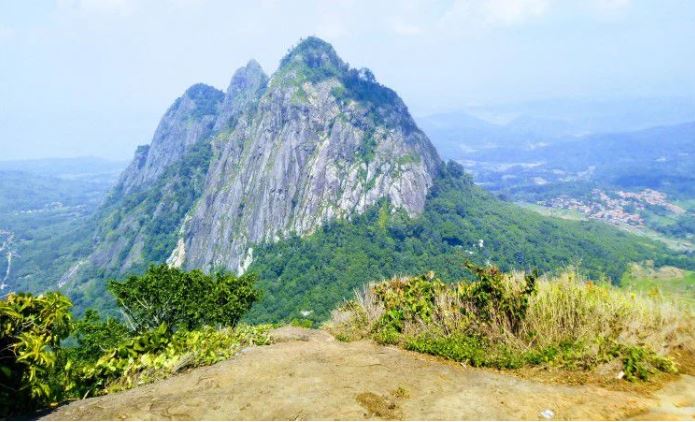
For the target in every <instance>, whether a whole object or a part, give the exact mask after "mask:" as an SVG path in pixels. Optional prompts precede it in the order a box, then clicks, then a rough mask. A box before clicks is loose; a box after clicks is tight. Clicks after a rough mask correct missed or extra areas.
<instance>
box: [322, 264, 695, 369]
mask: <svg viewBox="0 0 695 422" xmlns="http://www.w3.org/2000/svg"><path fill="white" fill-rule="evenodd" d="M468 268H469V269H470V270H471V272H472V273H473V274H474V276H475V281H473V282H461V283H456V284H451V285H445V284H443V283H441V282H440V281H439V280H437V279H436V278H435V277H434V276H433V275H432V274H429V275H427V276H421V277H411V278H398V279H394V280H390V281H385V282H382V283H378V284H374V285H371V286H369V287H368V288H367V289H365V291H364V292H363V293H361V294H359V295H357V298H356V300H354V301H349V302H347V303H346V304H345V305H343V306H342V307H341V308H339V309H338V310H337V311H335V312H334V313H333V320H332V321H331V322H330V323H329V324H327V328H328V329H329V331H330V332H331V333H333V334H334V335H335V336H336V338H338V339H339V340H345V341H349V340H355V339H359V338H363V337H365V336H369V337H371V338H372V339H374V340H376V341H377V342H380V343H388V344H398V345H400V346H402V347H404V348H407V349H409V350H414V351H418V352H422V353H429V354H433V355H438V356H443V357H446V358H449V359H453V360H457V361H461V362H466V363H468V364H470V365H473V366H488V367H495V368H519V367H522V366H554V367H560V368H565V369H569V370H593V369H595V368H597V367H599V366H602V365H605V364H611V363H615V364H617V365H621V366H622V368H623V373H624V378H625V379H626V380H628V381H638V380H647V379H648V378H649V377H650V376H652V375H654V374H658V373H672V372H676V370H677V366H676V362H674V360H673V359H674V358H681V357H682V356H685V357H686V358H687V356H690V355H692V354H694V353H695V333H694V332H693V330H692V327H693V325H694V323H695V316H693V314H692V312H691V311H690V310H689V309H688V308H686V307H683V306H678V305H676V304H674V303H672V302H666V301H663V300H661V299H659V298H653V297H643V296H638V295H635V294H634V293H631V292H628V291H625V290H620V289H618V288H615V287H613V286H611V285H609V284H595V283H593V282H590V281H587V280H585V279H582V278H581V277H579V276H578V275H577V274H576V272H573V271H568V272H567V273H565V274H562V275H559V276H557V277H555V278H553V279H548V278H545V279H539V278H538V277H537V275H536V274H535V273H532V274H529V275H523V274H521V273H513V274H504V273H501V272H499V271H498V270H497V269H495V268H481V267H476V266H474V265H468ZM685 363H687V362H685ZM615 375H617V374H612V375H611V377H613V376H615Z"/></svg>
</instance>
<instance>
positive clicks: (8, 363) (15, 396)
mask: <svg viewBox="0 0 695 422" xmlns="http://www.w3.org/2000/svg"><path fill="white" fill-rule="evenodd" d="M71 306H72V304H71V303H70V300H69V299H68V298H66V297H65V296H63V295H62V294H60V293H57V292H52V293H47V294H45V295H40V296H32V295H31V294H25V293H19V294H15V293H10V294H9V295H8V296H7V297H6V298H5V299H2V300H0V334H2V337H0V417H2V416H8V415H9V414H17V413H20V412H27V411H30V410H32V409H35V408H37V407H41V406H46V405H49V404H53V403H56V402H58V401H60V400H61V399H62V398H63V397H64V394H65V393H66V391H68V390H70V389H71V388H72V385H71V383H70V382H69V381H68V379H67V376H66V374H67V373H68V372H69V371H70V369H71V368H70V364H69V362H65V361H63V359H62V357H61V356H60V354H59V353H60V341H61V340H62V339H64V338H66V337H67V336H68V335H69V333H70V329H71V320H72V316H71V314H70V308H71Z"/></svg>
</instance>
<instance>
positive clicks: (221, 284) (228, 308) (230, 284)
mask: <svg viewBox="0 0 695 422" xmlns="http://www.w3.org/2000/svg"><path fill="white" fill-rule="evenodd" d="M257 279H258V277H257V276H256V275H255V274H253V273H247V274H244V275H242V276H239V277H237V276H234V275H232V274H229V273H225V272H217V273H215V274H213V275H207V274H205V273H203V272H202V271H199V270H193V271H190V272H185V271H182V270H180V269H178V268H170V267H168V266H167V265H164V264H162V265H157V266H151V267H150V268H149V269H148V270H147V271H146V272H145V273H144V274H143V275H139V276H138V275H131V276H129V277H128V278H126V279H125V280H123V281H116V280H110V281H109V283H108V289H109V291H111V293H112V294H113V295H114V296H115V298H116V301H117V303H118V305H119V306H120V307H121V309H122V311H123V313H124V314H125V316H126V320H127V322H128V323H129V324H130V325H131V326H132V328H133V329H134V330H135V331H137V332H145V331H148V330H152V329H156V328H158V327H160V326H161V325H162V324H163V325H164V326H166V327H167V329H169V330H172V331H175V330H176V329H180V328H183V329H187V330H192V329H195V328H199V327H202V326H204V325H211V326H217V327H220V326H234V325H236V323H237V322H238V321H239V320H240V319H241V317H242V316H243V315H244V313H245V312H246V311H248V310H249V308H250V307H251V305H252V304H253V303H254V302H255V301H256V300H257V299H258V298H259V297H260V291H259V290H257V289H256V287H255V285H256V282H257Z"/></svg>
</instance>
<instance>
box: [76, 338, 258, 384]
mask: <svg viewBox="0 0 695 422" xmlns="http://www.w3.org/2000/svg"><path fill="white" fill-rule="evenodd" d="M269 330H270V326H269V325H262V326H248V325H240V326H238V327H236V328H223V329H220V330H217V329H214V328H212V327H203V328H201V329H199V330H195V331H187V330H179V331H177V332H176V333H174V334H173V335H172V334H170V333H169V331H168V330H167V328H166V326H164V325H161V326H159V327H157V328H155V329H153V330H149V331H147V332H144V333H142V334H140V335H138V336H135V337H133V338H130V339H128V340H127V341H125V342H123V343H121V344H120V345H118V346H117V347H115V348H113V349H111V350H110V351H108V352H107V353H105V354H104V355H102V356H101V357H100V358H99V360H98V361H97V362H95V363H93V364H91V365H87V366H86V367H85V368H84V370H83V374H82V378H81V380H80V385H81V388H82V390H81V391H80V393H81V394H82V395H100V394H106V393H111V392H115V391H119V390H124V389H128V388H132V387H134V386H136V385H140V384H145V383H148V382H152V381H155V380H157V379H162V378H166V377H168V376H170V375H171V374H174V373H176V372H178V371H180V370H182V369H184V368H188V367H197V366H203V365H212V364H213V363H216V362H219V361H221V360H224V359H228V358H230V357H231V356H233V355H234V354H235V353H236V352H237V351H239V350H240V349H241V348H242V347H246V346H251V345H266V344H269V343H270V334H269Z"/></svg>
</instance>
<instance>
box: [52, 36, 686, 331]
mask: <svg viewBox="0 0 695 422" xmlns="http://www.w3.org/2000/svg"><path fill="white" fill-rule="evenodd" d="M91 224H94V227H96V228H95V229H94V231H93V233H94V235H93V237H92V238H91V240H90V242H91V246H90V247H89V248H87V249H88V250H89V252H88V253H86V254H84V255H79V254H75V255H74V261H73V262H74V264H73V265H72V266H71V267H70V268H69V269H68V270H67V271H65V273H64V274H63V276H62V277H61V278H60V280H57V281H53V282H57V284H58V286H59V287H60V288H61V289H63V290H65V291H67V292H68V293H69V294H70V295H71V296H72V298H73V300H74V301H75V303H76V304H77V306H78V307H79V308H84V307H85V306H93V305H95V304H96V305H99V306H102V307H105V306H107V305H108V296H107V295H106V294H105V292H104V285H105V283H104V280H105V279H107V278H109V277H120V276H122V275H123V274H126V273H129V272H139V271H142V270H143V269H144V268H145V267H146V266H147V265H149V264H150V263H153V262H165V261H166V262H168V263H169V264H170V265H174V266H180V267H183V268H187V269H192V268H201V269H203V270H205V271H214V270H217V269H222V268H224V269H230V270H233V271H237V272H244V271H246V270H249V269H250V270H252V271H256V272H258V273H260V274H261V276H262V279H263V281H262V287H263V288H264V290H265V291H266V292H267V293H268V294H267V296H266V298H265V299H264V301H263V302H262V303H261V304H259V306H258V307H257V308H256V310H254V312H252V315H251V316H250V317H249V318H251V319H258V320H268V319H273V320H278V319H285V318H289V317H301V316H302V315H304V314H305V313H306V312H304V311H303V310H306V308H307V306H309V305H311V309H309V310H307V312H309V313H308V314H307V315H312V316H311V318H313V319H315V320H320V319H321V318H325V316H326V315H327V312H328V311H329V310H330V309H332V308H333V307H334V306H335V304H336V302H338V301H340V300H341V299H342V298H344V297H347V296H349V295H350V293H351V291H352V289H353V288H356V287H359V286H360V285H361V284H363V283H365V282H367V281H370V280H374V279H378V278H380V277H387V276H392V275H394V274H403V273H410V272H414V271H421V270H424V269H435V270H436V271H438V272H440V273H442V275H443V277H444V279H446V280H451V279H453V278H454V277H460V276H461V274H462V273H463V267H462V266H461V263H462V262H463V261H464V260H467V259H471V260H475V261H477V262H481V263H485V262H493V263H498V264H499V265H502V266H503V267H505V268H517V267H523V268H526V267H531V266H535V267H539V268H541V269H543V270H552V269H554V268H556V267H558V266H562V265H568V264H571V263H576V262H581V263H582V265H583V266H585V267H586V268H587V271H590V273H591V274H593V275H596V276H597V277H598V276H600V275H601V274H608V275H610V276H611V277H613V279H616V278H617V277H619V276H620V275H621V274H622V272H623V271H624V270H625V268H626V266H627V265H628V263H629V262H631V261H635V260H641V259H646V258H647V257H649V258H654V259H655V260H657V262H659V263H660V262H669V263H672V264H679V265H682V266H687V265H688V263H689V261H687V260H688V259H689V258H687V257H682V256H675V255H673V254H670V253H669V252H668V251H666V250H665V248H664V247H662V246H661V245H659V244H657V243H654V242H650V241H647V240H644V239H639V238H636V237H634V236H629V235H627V234H625V233H621V232H618V231H617V230H614V229H611V228H609V227H607V226H604V225H602V224H595V223H586V224H585V223H577V222H565V221H560V220H556V219H552V218H545V217H541V216H538V215H536V214H535V213H533V212H530V211H525V210H522V209H519V208H517V207H515V206H514V205H511V204H506V203H503V202H500V201H498V200H496V199H495V198H494V197H492V196H491V195H489V194H487V193H486V192H484V191H482V190H481V189H479V188H477V187H476V186H475V185H474V184H473V183H472V181H471V179H470V177H469V176H467V175H466V174H465V173H464V171H463V169H462V168H461V167H460V166H459V165H457V164H455V163H446V164H445V163H444V162H443V161H442V160H441V159H440V158H439V155H438V154H437V151H436V150H435V148H434V147H433V146H432V144H431V143H430V141H429V139H428V137H427V136H426V135H425V134H424V133H423V132H422V131H421V130H420V129H419V128H418V126H417V125H416V123H415V122H414V121H413V119H412V117H411V115H410V113H409V112H408V109H407V107H406V106H405V104H404V103H403V102H402V100H401V99H400V98H399V97H398V95H397V94H396V93H395V92H394V91H392V90H390V89H388V88H386V87H384V86H383V85H381V84H379V83H378V82H377V81H376V80H375V77H374V75H373V74H372V73H371V72H370V71H369V70H367V69H353V68H350V67H349V66H348V65H347V64H346V63H345V62H343V61H342V60H341V59H340V58H339V57H338V55H337V54H336V52H335V51H334V49H333V47H332V46H331V45H330V44H328V43H326V42H324V41H322V40H320V39H318V38H315V37H309V38H307V39H305V40H303V41H301V42H300V43H299V44H298V45H297V46H296V47H294V48H293V49H291V50H290V51H289V52H288V53H287V55H286V56H285V57H284V58H283V59H282V60H281V62H280V66H279V68H278V69H277V71H276V72H275V73H274V74H273V75H272V76H271V77H267V76H266V75H265V74H264V73H263V70H262V69H261V67H260V66H259V65H258V63H256V62H254V61H251V62H249V63H248V64H247V65H246V66H245V67H243V68H241V69H239V70H238V71H237V72H236V73H235V74H234V76H233V77H232V80H231V82H230V85H229V88H228V89H227V91H226V92H222V91H220V90H217V89H215V88H213V87H210V86H207V85H204V84H196V85H194V86H192V87H191V88H189V89H188V90H186V91H185V92H184V94H183V95H182V96H181V97H180V98H178V99H177V100H176V101H175V102H174V104H173V105H172V106H171V107H170V108H169V109H168V110H167V112H166V113H165V115H164V116H163V118H162V120H161V122H160V124H159V126H158V127H157V130H156V131H155V134H154V137H153V140H152V143H151V144H150V145H148V146H141V147H139V148H138V149H137V151H136V153H135V157H134V159H133V161H132V162H131V163H130V165H129V166H128V168H127V169H126V170H125V171H124V173H123V174H122V175H121V177H120V179H119V181H118V183H117V185H116V186H115V188H114V189H113V190H112V191H111V193H110V194H109V196H108V198H107V199H106V201H105V202H104V204H103V205H102V206H101V208H100V210H99V211H98V213H97V215H96V217H95V218H94V220H93V223H91Z"/></svg>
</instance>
